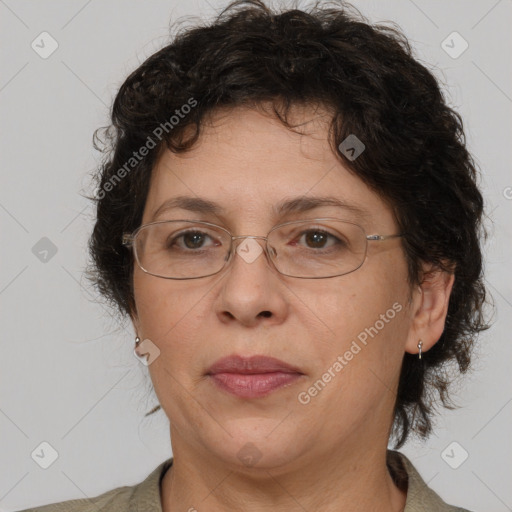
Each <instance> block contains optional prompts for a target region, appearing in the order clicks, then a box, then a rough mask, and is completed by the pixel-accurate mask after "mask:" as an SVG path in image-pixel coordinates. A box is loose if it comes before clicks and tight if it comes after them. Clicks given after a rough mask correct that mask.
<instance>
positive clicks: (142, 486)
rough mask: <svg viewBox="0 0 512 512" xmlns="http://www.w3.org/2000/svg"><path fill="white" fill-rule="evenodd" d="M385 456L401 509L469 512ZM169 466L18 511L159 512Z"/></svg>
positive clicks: (393, 456) (396, 457)
mask: <svg viewBox="0 0 512 512" xmlns="http://www.w3.org/2000/svg"><path fill="white" fill-rule="evenodd" d="M387 457H388V461H387V463H388V467H389V469H390V472H391V475H392V476H393V479H394V481H395V483H396V485H397V486H398V487H399V488H400V489H403V490H406V491H407V501H406V504H405V509H404V512H470V511H468V510H466V509H463V508H457V507H454V506H451V505H447V504H446V503H445V502H444V501H443V500H442V499H441V498H440V497H439V496H438V495H437V494H436V493H435V492H434V491H433V490H432V489H430V488H429V487H428V486H427V484H426V483H425V482H424V481H423V479H422V478H421V476H420V475H419V473H418V472H417V471H416V469H415V468H414V466H413V465H412V463H411V461H410V460H409V459H408V458H407V457H406V456H405V455H404V454H403V453H400V452H397V451H394V450H388V452H387ZM171 465H172V458H170V459H168V460H166V461H164V462H162V463H161V464H160V465H159V466H158V467H157V468H156V469H155V470H153V472H152V473H150V475H149V476H148V477H147V478H146V479H145V480H144V481H143V482H141V483H139V484H137V485H134V486H130V487H128V486H124V487H118V488H117V489H113V490H111V491H108V492H106V493H104V494H101V495H100V496H96V497H95V498H90V499H79V500H70V501H63V502H60V503H54V504H52V505H45V506H43V507H38V508H31V509H26V510H24V511H19V512H92V511H94V512H162V504H161V501H160V482H161V480H162V478H163V476H164V474H165V472H166V471H167V469H169V467H170V466H171ZM192 510H193V509H192Z"/></svg>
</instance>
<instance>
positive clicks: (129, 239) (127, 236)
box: [121, 217, 406, 281]
mask: <svg viewBox="0 0 512 512" xmlns="http://www.w3.org/2000/svg"><path fill="white" fill-rule="evenodd" d="M318 220H337V221H339V222H345V223H347V224H352V225H353V226H357V227H358V228H360V229H361V231H362V232H363V234H364V235H365V250H364V257H363V260H362V261H361V263H360V264H359V265H358V266H357V267H356V268H355V269H353V270H350V271H349V272H344V273H343V274H336V275H334V276H326V277H302V276H291V275H288V274H284V273H283V272H281V271H280V270H279V269H278V268H277V267H276V265H275V263H274V260H273V259H272V256H270V254H269V248H268V236H269V235H270V233H272V231H274V230H275V229H278V228H280V227H283V226H287V225H289V224H301V223H305V222H313V221H318ZM171 222H192V223H194V224H206V225H208V226H212V227H215V228H218V229H221V230H222V231H225V232H226V233H227V234H228V235H229V236H230V238H231V241H230V246H229V252H228V258H227V259H226V260H225V262H224V265H223V266H222V267H221V268H220V269H219V270H217V272H213V273H212V274H207V275H205V276H197V277H166V276H160V275H158V274H152V273H151V272H148V271H147V270H146V269H145V268H144V267H143V266H142V264H141V263H140V260H139V255H138V253H137V249H136V248H135V243H134V242H135V240H136V237H137V235H138V234H139V232H140V231H141V230H142V229H143V228H145V227H147V226H151V225H154V224H165V223H171ZM405 234H406V233H397V234H392V235H378V234H375V235H367V234H366V230H365V229H364V228H363V226H361V225H360V224H357V223H356V222H352V221H349V220H345V219H339V218H337V217H317V218H313V219H303V220H292V221H289V222H283V223H281V224H277V225H275V226H274V227H273V228H272V229H271V230H270V231H269V232H268V233H267V236H258V235H236V236H234V235H232V234H231V232H230V231H229V230H228V229H226V228H223V227H222V226H219V225H218V224H214V223H212V222H208V221H201V220H194V219H171V220H157V221H154V222H148V223H147V224H142V225H141V226H139V227H138V228H136V229H135V230H134V231H132V232H131V233H123V235H122V238H121V243H122V245H123V246H125V247H127V248H132V250H133V253H134V255H135V261H136V262H137V265H138V266H139V268H140V269H141V270H142V271H143V272H145V273H146V274H149V275H151V276H154V277H160V278H161V279H174V280H179V281H182V280H187V279H202V278H203V277H210V276H214V275H216V274H218V273H220V272H222V270H224V269H225V268H226V267H227V266H228V265H229V264H230V263H231V260H232V257H233V254H234V253H235V252H236V251H234V250H233V245H234V244H233V241H234V240H238V239H242V238H243V239H246V238H252V239H256V238H258V239H261V240H265V249H264V252H265V255H266V257H267V262H269V263H270V264H271V266H272V268H273V269H274V270H276V272H278V273H279V274H281V275H283V276H286V277H292V278H295V279H330V278H332V277H340V276H345V275H347V274H351V273H352V272H355V271H356V270H358V269H359V268H361V267H362V266H363V264H364V262H365V260H366V253H367V252H368V241H370V242H371V241H374V242H380V241H382V240H389V239H392V238H399V237H402V236H405ZM333 236H334V235H333Z"/></svg>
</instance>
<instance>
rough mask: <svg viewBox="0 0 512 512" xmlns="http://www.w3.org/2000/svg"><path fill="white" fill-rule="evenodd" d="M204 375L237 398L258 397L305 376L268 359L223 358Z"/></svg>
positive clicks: (260, 357) (285, 364)
mask: <svg viewBox="0 0 512 512" xmlns="http://www.w3.org/2000/svg"><path fill="white" fill-rule="evenodd" d="M207 375H208V376H209V377H210V379H211V381H212V382H213V383H214V384H215V385H216V386H217V388H219V389H221V390H223V391H226V392H228V393H230V394H232V395H235V396H238V397H240V398H259V397H263V396H266V395H269V394H270V393H272V392H274V391H277V390H278V389H280V388H283V387H285V386H289V385H291V384H293V383H294V382H295V381H297V380H299V379H300V378H301V377H302V376H303V375H304V374H303V373H302V372H301V371H300V370H299V369H298V368H297V367H295V366H292V365H290V364H288V363H285V362H284V361H281V360H279V359H275V358H273V357H267V356H252V357H242V356H238V355H234V356H229V357H225V358H222V359H219V360H218V361H216V362H215V363H214V364H213V365H212V366H211V367H210V368H209V369H208V371H207Z"/></svg>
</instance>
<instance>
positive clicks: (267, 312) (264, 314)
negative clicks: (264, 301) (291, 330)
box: [260, 311, 272, 318]
mask: <svg viewBox="0 0 512 512" xmlns="http://www.w3.org/2000/svg"><path fill="white" fill-rule="evenodd" d="M260 315H261V316H264V317H265V318H268V317H269V316H272V313H271V312H270V311H262V312H261V313H260Z"/></svg>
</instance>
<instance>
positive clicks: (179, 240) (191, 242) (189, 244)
mask: <svg viewBox="0 0 512 512" xmlns="http://www.w3.org/2000/svg"><path fill="white" fill-rule="evenodd" d="M207 239H210V240H211V241H212V242H214V243H213V244H212V245H213V246H218V245H220V242H217V243H216V242H215V241H214V240H213V238H212V237H211V236H210V235H209V234H207V233H205V232H203V231H199V230H197V229H193V230H189V231H184V232H181V233H180V234H178V235H174V234H173V235H171V236H170V237H169V238H168V240H167V243H166V247H167V248H168V249H172V248H173V247H174V246H177V247H178V248H179V249H191V250H194V249H203V248H204V247H205V246H204V245H203V244H205V240H207Z"/></svg>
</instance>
